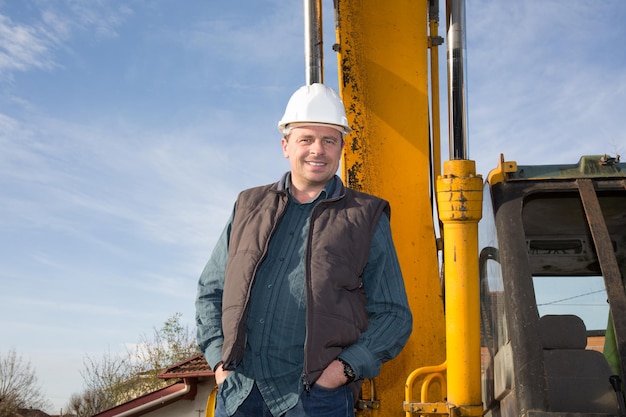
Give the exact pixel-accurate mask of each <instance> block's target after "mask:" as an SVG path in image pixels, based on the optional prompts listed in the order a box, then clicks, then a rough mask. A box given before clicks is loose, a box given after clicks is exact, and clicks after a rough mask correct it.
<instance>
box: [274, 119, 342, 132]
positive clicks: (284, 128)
mask: <svg viewBox="0 0 626 417" xmlns="http://www.w3.org/2000/svg"><path fill="white" fill-rule="evenodd" d="M306 126H326V127H330V128H333V129H335V130H337V131H339V132H340V133H341V134H343V135H345V134H347V133H349V132H350V128H349V127H348V126H341V125H336V124H332V123H320V122H294V123H287V124H286V125H283V126H278V129H279V130H280V131H281V133H282V134H283V135H288V134H289V133H291V130H292V129H295V128H297V127H306Z"/></svg>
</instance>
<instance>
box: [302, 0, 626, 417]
mask: <svg viewBox="0 0 626 417" xmlns="http://www.w3.org/2000/svg"><path fill="white" fill-rule="evenodd" d="M332 6H333V8H334V25H335V33H336V39H335V40H334V44H333V46H332V50H333V51H334V53H335V54H336V56H337V65H338V86H339V92H340V95H341V97H342V99H343V101H344V104H345V106H346V110H347V115H348V119H349V123H350V125H351V126H352V128H353V131H352V132H351V133H350V134H349V135H348V136H347V137H346V146H345V151H344V155H343V159H342V167H341V174H342V177H343V179H344V181H345V182H346V183H347V185H348V186H349V187H352V188H354V189H357V190H362V191H365V192H369V193H372V194H375V195H378V196H380V197H382V198H385V199H386V200H388V201H389V202H390V204H391V207H392V216H391V225H392V231H393V235H394V242H395V245H396V249H397V252H398V256H399V258H400V264H401V267H402V271H403V276H404V279H405V284H406V288H407V293H408V296H409V301H410V305H411V309H412V311H413V316H414V327H413V332H412V335H411V337H410V339H409V341H408V343H407V345H406V347H405V348H404V350H403V351H402V353H401V354H400V355H399V356H398V357H397V358H395V359H393V360H392V361H390V362H388V363H386V364H385V365H384V366H383V368H382V372H381V374H380V375H379V376H378V377H376V378H374V379H372V380H367V381H364V384H363V388H362V392H361V395H360V398H359V399H358V401H357V402H356V405H355V413H356V415H358V416H399V415H401V414H402V413H404V414H405V416H407V417H409V416H431V417H434V416H437V415H443V416H445V415H447V416H455V417H461V416H481V415H485V416H492V417H585V416H589V417H591V416H594V417H595V416H624V415H626V406H625V404H624V394H623V382H622V378H623V377H624V375H625V373H624V370H625V368H624V367H625V366H626V293H625V292H624V284H623V276H624V271H625V270H626V164H624V163H621V162H620V161H619V156H618V155H615V156H610V155H607V154H604V153H602V152H599V153H598V154H597V155H581V156H580V160H579V161H577V162H576V161H572V164H569V165H542V166H538V165H523V164H521V163H519V164H518V162H516V161H513V160H508V159H505V158H504V156H503V155H494V165H495V166H496V167H495V168H494V169H493V170H492V171H491V172H489V173H488V174H487V175H486V176H483V175H482V174H478V173H476V163H475V161H473V160H471V159H470V158H469V155H468V146H467V108H466V107H467V99H466V86H465V79H466V74H465V73H466V68H465V63H466V58H467V57H466V53H467V51H466V45H465V37H466V33H465V31H466V29H465V3H464V1H462V0H447V1H446V2H445V10H444V11H443V13H442V14H444V15H445V34H444V35H440V34H439V21H440V19H439V14H440V4H439V0H385V1H377V0H360V1H356V0H334V2H333V5H332ZM321 7H322V0H304V29H305V30H304V36H305V67H306V70H305V76H306V81H307V83H309V84H311V83H315V82H324V79H323V72H324V71H323V66H324V56H323V55H324V54H323V36H322V34H323V30H322V16H323V13H322V10H321ZM444 47H445V53H446V56H447V80H446V87H447V88H445V91H446V93H447V103H448V105H447V107H448V109H447V110H448V111H447V113H448V114H447V118H448V153H449V157H448V159H447V160H445V161H443V159H442V157H441V150H442V145H441V143H440V136H441V135H440V131H439V126H440V116H441V115H440V80H439V72H440V70H439V66H438V61H439V49H440V48H442V49H443V48H444ZM517 157H518V158H520V159H523V157H524V155H518V156H517ZM442 161H443V162H442ZM577 286H579V287H580V288H583V290H582V291H587V292H588V293H599V294H598V295H599V297H600V299H601V301H600V303H599V304H601V305H603V306H602V307H601V308H602V309H603V310H602V314H601V315H602V319H601V320H600V322H601V325H598V324H597V320H596V321H595V322H593V321H592V320H591V319H590V318H588V317H586V314H583V313H584V311H583V309H582V307H580V306H579V305H576V303H574V305H573V306H572V304H569V305H570V307H569V310H568V307H566V306H567V305H568V304H567V303H561V304H564V305H565V307H564V308H561V309H555V308H552V307H555V305H554V304H555V303H554V301H555V300H559V299H560V298H561V299H562V298H568V297H566V296H564V295H563V296H560V294H565V292H566V291H569V290H570V289H572V288H576V287H577ZM546 297H548V298H546ZM557 304H558V303H557Z"/></svg>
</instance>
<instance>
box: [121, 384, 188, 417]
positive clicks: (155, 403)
mask: <svg viewBox="0 0 626 417" xmlns="http://www.w3.org/2000/svg"><path fill="white" fill-rule="evenodd" d="M183 382H184V383H185V386H184V387H183V388H182V389H179V390H177V391H174V392H172V393H169V394H166V395H164V396H162V397H159V398H157V399H155V400H152V401H150V402H147V403H145V404H141V405H139V406H137V407H133V408H131V409H129V410H126V411H122V412H121V413H119V414H112V416H111V417H130V416H136V415H141V414H143V412H147V411H149V410H150V409H153V408H158V407H159V406H163V405H165V404H167V403H169V402H172V401H173V400H175V399H177V398H180V397H184V396H185V395H187V394H189V393H190V392H191V390H192V385H193V384H190V383H189V382H188V381H187V379H186V378H185V379H183Z"/></svg>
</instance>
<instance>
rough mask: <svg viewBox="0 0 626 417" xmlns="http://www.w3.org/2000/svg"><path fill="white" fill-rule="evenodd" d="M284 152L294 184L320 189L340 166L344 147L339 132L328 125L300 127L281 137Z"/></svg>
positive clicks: (301, 187)
mask: <svg viewBox="0 0 626 417" xmlns="http://www.w3.org/2000/svg"><path fill="white" fill-rule="evenodd" d="M282 146H283V154H284V155H285V158H289V162H290V164H291V181H292V183H293V185H294V186H296V187H298V188H300V189H302V190H304V189H307V188H319V189H321V188H323V187H324V186H325V185H326V183H327V182H328V181H329V180H330V179H331V178H332V177H333V175H335V173H336V172H337V168H339V160H340V158H341V151H342V149H343V139H342V137H341V133H340V132H339V131H338V130H336V129H333V128H332V127H328V126H316V125H311V126H300V127H296V128H294V129H292V131H291V133H290V134H289V136H288V139H285V138H283V139H282Z"/></svg>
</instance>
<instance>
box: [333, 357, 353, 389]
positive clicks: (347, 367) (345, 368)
mask: <svg viewBox="0 0 626 417" xmlns="http://www.w3.org/2000/svg"><path fill="white" fill-rule="evenodd" d="M337 360H338V361H339V362H341V363H342V364H343V374H344V375H345V376H346V378H347V379H348V382H346V384H349V383H350V382H352V381H354V379H355V378H356V375H355V373H354V369H352V367H351V366H350V364H349V363H348V362H346V361H344V360H343V359H340V358H337Z"/></svg>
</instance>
